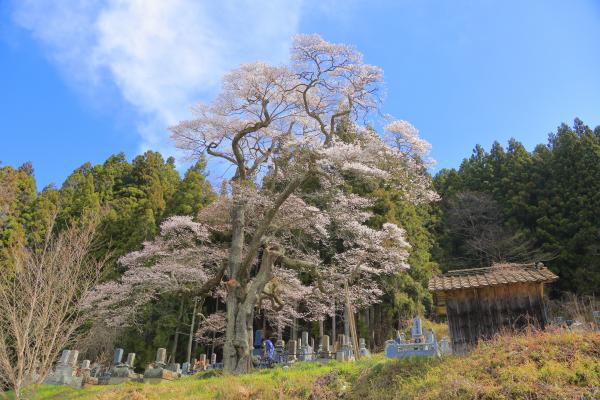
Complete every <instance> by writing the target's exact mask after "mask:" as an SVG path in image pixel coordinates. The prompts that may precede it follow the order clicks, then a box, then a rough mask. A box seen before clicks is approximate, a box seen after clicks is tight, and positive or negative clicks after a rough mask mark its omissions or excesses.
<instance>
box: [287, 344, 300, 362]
mask: <svg viewBox="0 0 600 400" xmlns="http://www.w3.org/2000/svg"><path fill="white" fill-rule="evenodd" d="M297 352H298V348H297V342H296V341H295V340H289V341H288V346H287V357H288V362H295V361H296V354H297Z"/></svg>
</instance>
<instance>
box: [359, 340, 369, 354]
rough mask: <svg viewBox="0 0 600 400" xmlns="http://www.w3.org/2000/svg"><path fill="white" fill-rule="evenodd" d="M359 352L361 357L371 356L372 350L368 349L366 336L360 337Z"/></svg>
mask: <svg viewBox="0 0 600 400" xmlns="http://www.w3.org/2000/svg"><path fill="white" fill-rule="evenodd" d="M358 353H359V354H360V356H361V357H370V356H371V352H370V351H369V349H367V342H366V341H365V338H360V339H358Z"/></svg>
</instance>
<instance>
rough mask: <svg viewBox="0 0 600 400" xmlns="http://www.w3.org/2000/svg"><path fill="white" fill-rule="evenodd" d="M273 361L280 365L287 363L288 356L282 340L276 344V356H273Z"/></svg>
mask: <svg viewBox="0 0 600 400" xmlns="http://www.w3.org/2000/svg"><path fill="white" fill-rule="evenodd" d="M273 361H274V362H276V363H278V364H285V363H287V354H286V353H285V342H284V341H283V340H281V339H279V340H277V341H276V342H275V354H273Z"/></svg>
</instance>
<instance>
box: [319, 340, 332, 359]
mask: <svg viewBox="0 0 600 400" xmlns="http://www.w3.org/2000/svg"><path fill="white" fill-rule="evenodd" d="M320 349H321V351H320V352H319V358H320V359H322V360H329V359H330V358H331V349H330V347H329V335H323V337H322V338H321V346H320Z"/></svg>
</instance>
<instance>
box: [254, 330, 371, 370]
mask: <svg viewBox="0 0 600 400" xmlns="http://www.w3.org/2000/svg"><path fill="white" fill-rule="evenodd" d="M258 332H259V331H257V333H258ZM261 342H262V334H261V333H259V334H258V335H255V338H254V348H255V350H254V356H255V359H256V365H257V366H258V367H259V368H266V367H269V366H271V364H273V363H275V364H281V365H289V364H292V363H294V362H296V361H321V362H327V361H328V360H332V359H335V360H337V361H351V360H354V358H355V356H354V351H353V348H352V345H351V343H350V340H349V337H348V336H346V335H338V340H337V343H336V345H335V346H333V345H332V343H331V342H330V337H329V335H323V336H322V337H321V341H320V343H319V346H318V348H316V349H315V340H314V338H309V335H308V332H302V336H301V339H299V340H297V341H296V340H289V341H288V342H287V345H286V343H285V342H284V341H283V340H281V339H279V340H277V341H276V342H275V346H274V347H275V351H274V354H273V359H272V360H269V359H266V358H265V357H262V354H261V348H260V346H261ZM359 352H360V355H361V356H369V355H370V352H369V350H368V349H367V347H366V342H365V339H363V338H361V339H360V340H359Z"/></svg>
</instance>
